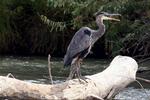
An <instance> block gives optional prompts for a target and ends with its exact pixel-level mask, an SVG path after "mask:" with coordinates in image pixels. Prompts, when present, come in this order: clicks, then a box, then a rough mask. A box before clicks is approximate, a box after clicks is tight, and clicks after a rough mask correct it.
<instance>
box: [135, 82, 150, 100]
mask: <svg viewBox="0 0 150 100" xmlns="http://www.w3.org/2000/svg"><path fill="white" fill-rule="evenodd" d="M135 81H136V82H137V83H138V84H139V85H140V87H141V89H142V90H143V91H144V92H145V94H146V96H147V98H148V100H150V96H149V95H148V93H147V92H146V90H145V89H144V87H143V85H142V84H141V83H140V82H139V81H138V80H135Z"/></svg>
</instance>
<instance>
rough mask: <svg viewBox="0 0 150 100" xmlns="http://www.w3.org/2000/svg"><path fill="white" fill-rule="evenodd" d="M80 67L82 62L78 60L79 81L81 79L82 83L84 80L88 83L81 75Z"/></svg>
mask: <svg viewBox="0 0 150 100" xmlns="http://www.w3.org/2000/svg"><path fill="white" fill-rule="evenodd" d="M80 67H81V62H80V60H78V66H77V76H78V79H79V81H80V82H81V80H80V79H82V80H84V81H85V82H87V81H86V79H87V78H86V77H84V76H82V75H81V70H80Z"/></svg>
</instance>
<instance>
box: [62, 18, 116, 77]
mask: <svg viewBox="0 0 150 100" xmlns="http://www.w3.org/2000/svg"><path fill="white" fill-rule="evenodd" d="M103 16H104V15H100V16H98V17H97V18H96V23H97V25H98V27H99V29H98V30H92V29H90V28H88V27H82V28H80V29H79V30H78V31H77V32H76V33H75V35H74V36H73V38H72V40H71V42H70V44H69V46H68V48H67V52H66V55H65V57H64V66H69V65H73V64H75V67H76V69H75V68H72V69H73V70H74V71H71V72H70V75H69V77H70V78H72V77H73V76H72V74H74V73H77V75H78V77H80V76H81V75H80V71H79V69H80V60H82V59H84V58H85V57H86V56H87V55H88V54H89V53H90V50H91V48H92V46H93V45H94V43H95V42H96V41H97V40H98V39H99V38H100V37H101V36H103V35H104V33H105V25H104V24H103V19H104V17H103ZM106 18H108V17H106ZM110 19H113V18H110ZM115 20H116V19H115Z"/></svg>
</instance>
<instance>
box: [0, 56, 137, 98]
mask: <svg viewBox="0 0 150 100" xmlns="http://www.w3.org/2000/svg"><path fill="white" fill-rule="evenodd" d="M137 69H138V65H137V63H136V61H135V60H134V59H132V58H131V57H127V56H117V57H115V58H114V59H113V61H112V62H111V63H110V65H109V66H108V67H107V68H106V69H105V70H104V71H103V72H100V73H98V74H95V75H91V76H86V77H87V78H88V79H87V80H86V81H87V83H86V82H84V81H83V82H82V83H80V82H79V81H78V79H73V80H70V81H66V82H63V83H59V84H54V85H45V84H35V83H29V82H25V81H21V80H18V79H14V78H8V77H4V76H0V97H1V98H7V99H9V98H11V99H13V98H14V99H15V100H16V99H26V100H29V99H30V100H33V99H38V100H39V99H44V100H45V99H46V100H47V99H48V100H49V99H57V100H58V99H89V100H91V99H93V98H94V99H102V100H103V99H105V98H106V99H110V98H112V97H113V96H114V95H115V94H117V93H118V92H119V91H120V90H122V89H123V88H124V87H126V86H127V85H128V84H130V83H131V82H133V81H134V80H135V79H136V71H137Z"/></svg>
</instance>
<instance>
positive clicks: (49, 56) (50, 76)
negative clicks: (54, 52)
mask: <svg viewBox="0 0 150 100" xmlns="http://www.w3.org/2000/svg"><path fill="white" fill-rule="evenodd" d="M50 59H51V55H50V54H49V55H48V71H49V78H50V81H51V84H53V79H52V74H51V64H50Z"/></svg>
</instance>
